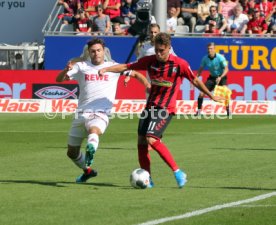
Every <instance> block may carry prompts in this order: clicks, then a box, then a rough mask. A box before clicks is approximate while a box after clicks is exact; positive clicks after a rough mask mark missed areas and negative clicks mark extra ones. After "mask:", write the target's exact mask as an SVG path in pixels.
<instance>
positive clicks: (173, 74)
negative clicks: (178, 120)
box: [127, 54, 195, 113]
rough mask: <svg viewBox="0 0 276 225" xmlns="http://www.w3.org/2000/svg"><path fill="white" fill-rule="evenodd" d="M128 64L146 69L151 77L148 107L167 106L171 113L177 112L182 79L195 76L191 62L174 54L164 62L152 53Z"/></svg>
mask: <svg viewBox="0 0 276 225" xmlns="http://www.w3.org/2000/svg"><path fill="white" fill-rule="evenodd" d="M127 66H128V69H131V70H146V71H147V73H148V76H149V77H150V79H151V92H150V95H149V97H148V101H147V106H146V107H147V108H150V107H151V106H154V107H156V108H165V109H167V110H168V111H169V113H175V112H176V98H177V94H178V92H179V89H180V85H181V83H182V80H183V79H184V78H185V77H186V78H187V79H188V80H190V81H192V80H193V79H194V78H195V75H194V74H193V72H192V70H191V68H190V66H189V64H188V63H187V62H186V61H185V60H184V59H181V58H179V57H177V56H174V55H172V54H170V55H169V59H168V60H167V61H166V62H164V63H162V62H159V61H158V60H157V59H156V56H155V55H151V56H146V57H143V58H141V59H139V60H138V61H137V62H133V63H129V64H128V65H127Z"/></svg>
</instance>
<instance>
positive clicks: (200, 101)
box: [197, 98, 203, 110]
mask: <svg viewBox="0 0 276 225" xmlns="http://www.w3.org/2000/svg"><path fill="white" fill-rule="evenodd" d="M202 103H203V98H198V99H197V108H198V109H199V110H200V109H201V107H202Z"/></svg>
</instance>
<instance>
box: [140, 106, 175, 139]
mask: <svg viewBox="0 0 276 225" xmlns="http://www.w3.org/2000/svg"><path fill="white" fill-rule="evenodd" d="M172 116H173V114H169V113H168V111H167V110H166V109H157V108H149V109H147V108H146V109H144V111H143V112H142V114H141V116H140V120H139V125H138V135H140V136H152V137H155V138H158V139H160V138H161V137H162V134H163V133H164V131H165V129H166V127H167V126H168V124H169V123H170V121H171V119H172Z"/></svg>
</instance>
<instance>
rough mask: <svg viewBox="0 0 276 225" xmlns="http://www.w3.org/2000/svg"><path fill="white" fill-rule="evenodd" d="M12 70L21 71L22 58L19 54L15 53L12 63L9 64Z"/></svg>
mask: <svg viewBox="0 0 276 225" xmlns="http://www.w3.org/2000/svg"><path fill="white" fill-rule="evenodd" d="M11 69H12V70H23V69H24V66H23V57H22V55H21V54H20V53H16V54H15V57H14V62H13V63H12V64H11Z"/></svg>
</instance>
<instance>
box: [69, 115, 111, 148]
mask: <svg viewBox="0 0 276 225" xmlns="http://www.w3.org/2000/svg"><path fill="white" fill-rule="evenodd" d="M108 123H109V119H108V116H107V115H106V114H105V113H79V114H76V117H75V119H74V120H73V122H72V125H71V129H70V131H69V137H68V144H69V145H71V146H81V143H82V140H83V139H84V138H86V137H87V136H88V130H89V128H91V127H97V128H99V129H100V131H101V133H102V134H103V133H104V132H105V130H106V128H107V126H108Z"/></svg>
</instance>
